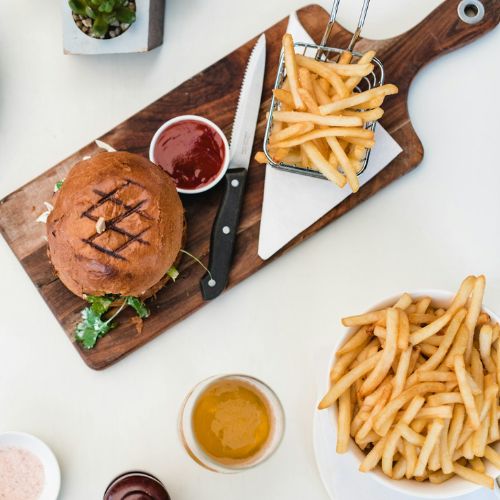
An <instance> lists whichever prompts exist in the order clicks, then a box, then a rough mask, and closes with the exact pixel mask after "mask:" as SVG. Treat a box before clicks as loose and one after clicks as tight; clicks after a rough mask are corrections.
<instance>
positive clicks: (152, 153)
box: [149, 115, 230, 194]
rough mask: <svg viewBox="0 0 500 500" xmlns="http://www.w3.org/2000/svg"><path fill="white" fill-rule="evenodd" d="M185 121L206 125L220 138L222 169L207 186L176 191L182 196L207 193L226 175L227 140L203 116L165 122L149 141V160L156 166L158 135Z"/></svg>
mask: <svg viewBox="0 0 500 500" xmlns="http://www.w3.org/2000/svg"><path fill="white" fill-rule="evenodd" d="M187 120H192V121H195V122H200V123H204V124H205V125H208V126H209V127H211V128H212V129H213V130H215V131H216V132H217V134H218V135H219V136H220V138H221V139H222V143H223V144H224V153H225V154H224V163H223V165H222V168H221V169H220V172H219V173H218V175H217V177H215V179H214V180H213V181H212V182H209V183H208V184H205V185H204V186H202V187H200V188H197V189H183V188H179V187H178V188H177V191H178V192H179V193H184V194H198V193H203V192H205V191H208V190H209V189H211V188H213V187H214V186H215V185H216V184H217V183H218V182H219V181H220V180H221V179H222V178H223V177H224V175H225V174H226V171H227V168H228V167H229V159H230V158H229V156H230V153H229V143H228V142H227V138H226V136H225V135H224V132H222V130H221V129H220V128H219V127H218V126H217V125H216V124H215V123H214V122H212V121H210V120H208V119H207V118H204V117H203V116H197V115H181V116H176V117H175V118H172V119H171V120H168V121H166V122H165V123H164V124H163V125H162V126H161V127H160V128H159V129H158V130H157V131H156V132H155V135H154V136H153V138H152V139H151V144H150V145H149V160H150V161H151V162H153V163H156V164H158V162H157V161H156V159H155V146H156V143H157V142H158V139H159V138H160V135H161V134H162V133H163V131H164V130H165V129H167V128H168V127H171V126H172V125H173V124H174V123H179V122H182V121H187Z"/></svg>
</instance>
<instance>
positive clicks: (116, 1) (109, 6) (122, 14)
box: [68, 0, 135, 37]
mask: <svg viewBox="0 0 500 500" xmlns="http://www.w3.org/2000/svg"><path fill="white" fill-rule="evenodd" d="M68 3H69V6H70V7H71V10H72V11H73V12H74V13H75V14H78V15H80V16H85V17H90V18H91V19H92V21H93V22H92V28H91V32H92V34H93V35H95V36H98V37H101V36H104V35H106V33H107V32H108V29H109V25H110V24H112V23H115V22H119V23H125V24H132V23H133V22H134V21H135V12H134V11H132V10H130V9H129V8H128V7H126V4H127V0H69V2H68Z"/></svg>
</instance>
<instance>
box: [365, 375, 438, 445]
mask: <svg viewBox="0 0 500 500" xmlns="http://www.w3.org/2000/svg"><path fill="white" fill-rule="evenodd" d="M443 390H444V385H443V384H442V383H441V382H423V383H422V384H416V385H414V386H412V387H410V388H409V389H406V390H405V391H403V392H402V393H401V394H400V395H399V396H398V397H397V398H394V399H393V400H392V401H390V402H389V403H388V404H387V405H386V406H385V408H384V409H383V410H382V411H381V412H380V413H379V414H378V415H377V416H376V418H375V420H374V423H373V429H374V430H375V432H376V433H377V434H379V435H380V436H385V435H386V434H387V432H388V430H389V429H390V427H391V425H392V423H393V421H394V418H395V416H396V413H397V412H398V410H399V409H400V408H402V407H403V406H404V405H405V404H406V403H407V402H408V401H410V400H411V399H413V398H414V397H415V396H420V395H422V394H426V393H428V392H439V391H443Z"/></svg>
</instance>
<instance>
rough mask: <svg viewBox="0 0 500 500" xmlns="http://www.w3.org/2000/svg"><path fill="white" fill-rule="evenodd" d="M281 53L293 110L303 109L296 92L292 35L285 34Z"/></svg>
mask: <svg viewBox="0 0 500 500" xmlns="http://www.w3.org/2000/svg"><path fill="white" fill-rule="evenodd" d="M283 53H284V55H285V67H286V74H287V80H288V82H289V84H290V92H291V94H292V96H293V102H294V104H295V106H294V108H295V109H299V110H301V109H304V104H303V102H302V99H301V97H300V94H299V92H298V90H299V77H298V72H297V60H296V56H295V48H294V46H293V38H292V35H290V34H289V33H286V34H285V36H284V37H283Z"/></svg>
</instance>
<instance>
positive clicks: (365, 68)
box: [326, 62, 374, 78]
mask: <svg viewBox="0 0 500 500" xmlns="http://www.w3.org/2000/svg"><path fill="white" fill-rule="evenodd" d="M326 64H327V67H328V68H330V69H331V70H332V71H334V72H335V73H337V75H340V76H347V77H348V76H357V77H360V78H363V77H364V76H366V75H369V74H370V73H371V72H372V71H373V68H374V66H373V64H370V63H361V64H360V63H358V64H342V63H335V62H329V63H326Z"/></svg>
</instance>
